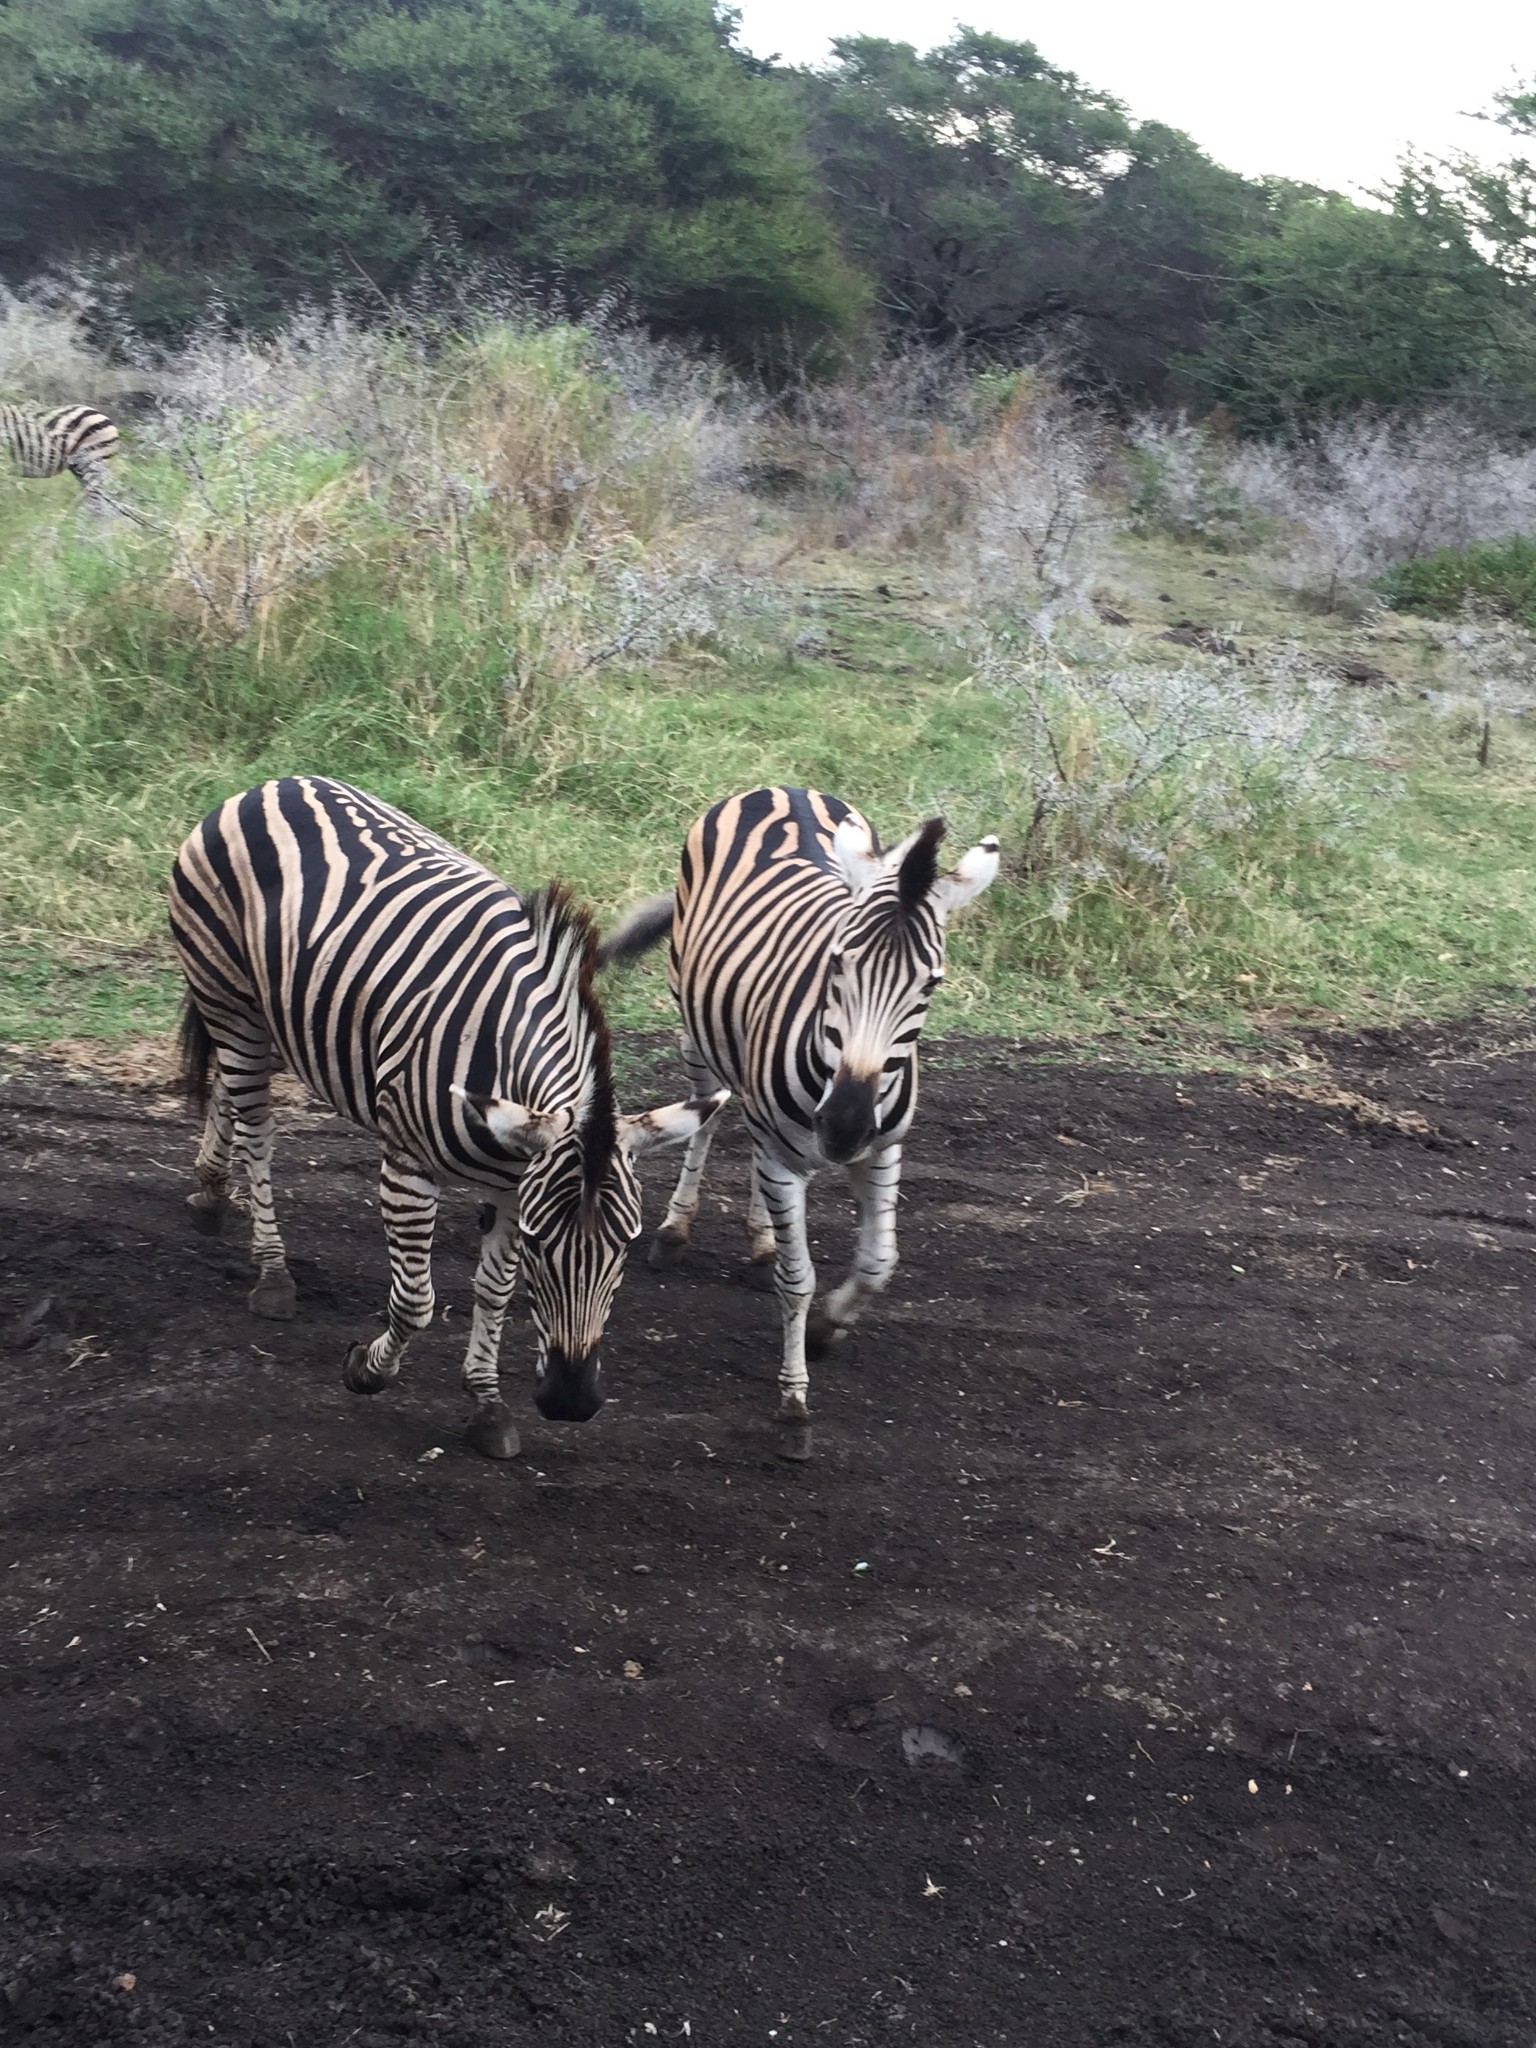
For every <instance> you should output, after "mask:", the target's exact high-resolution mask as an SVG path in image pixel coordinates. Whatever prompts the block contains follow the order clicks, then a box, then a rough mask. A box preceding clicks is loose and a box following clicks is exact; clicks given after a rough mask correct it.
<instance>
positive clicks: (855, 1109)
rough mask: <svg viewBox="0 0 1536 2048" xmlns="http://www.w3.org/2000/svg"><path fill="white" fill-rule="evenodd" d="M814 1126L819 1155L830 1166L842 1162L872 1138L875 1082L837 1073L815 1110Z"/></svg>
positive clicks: (853, 1156) (869, 1143)
mask: <svg viewBox="0 0 1536 2048" xmlns="http://www.w3.org/2000/svg"><path fill="white" fill-rule="evenodd" d="M814 1128H815V1132H816V1142H817V1144H818V1145H819V1146H820V1147H821V1156H822V1158H823V1159H826V1160H828V1161H830V1163H831V1164H832V1165H833V1166H846V1165H847V1164H848V1162H849V1160H850V1159H857V1158H858V1156H859V1154H860V1153H861V1152H864V1151H867V1150H868V1148H869V1146H870V1145H871V1144H872V1143H873V1142H874V1137H875V1132H876V1130H877V1128H878V1126H877V1125H876V1122H875V1084H874V1082H873V1081H860V1080H857V1079H855V1077H854V1076H853V1075H852V1074H839V1075H838V1077H837V1079H836V1080H835V1081H834V1082H833V1083H832V1093H831V1094H830V1095H829V1096H828V1097H827V1099H826V1101H825V1102H824V1103H823V1104H822V1105H821V1107H820V1109H818V1110H817V1112H816V1116H815V1123H814Z"/></svg>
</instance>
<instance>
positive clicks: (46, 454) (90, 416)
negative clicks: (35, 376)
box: [0, 405, 118, 496]
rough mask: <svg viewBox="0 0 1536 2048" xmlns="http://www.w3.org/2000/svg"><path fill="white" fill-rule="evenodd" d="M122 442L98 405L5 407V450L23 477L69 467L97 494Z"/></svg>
mask: <svg viewBox="0 0 1536 2048" xmlns="http://www.w3.org/2000/svg"><path fill="white" fill-rule="evenodd" d="M117 443H118V432H117V429H116V427H114V426H113V424H112V422H111V421H110V420H109V419H108V418H107V416H106V414H105V413H104V412H97V411H96V409H95V408H94V407H93V406H89V405H65V406H61V407H60V408H59V409H58V410H57V411H56V412H47V413H40V412H34V411H33V410H32V409H31V407H29V406H24V405H0V448H3V449H4V451H5V453H6V454H7V455H8V456H9V457H10V460H11V463H12V465H13V466H14V468H15V469H16V471H17V473H18V475H21V476H24V477H49V476H62V475H63V474H64V472H65V470H66V469H67V470H69V471H70V472H71V473H72V474H73V476H74V477H75V478H76V479H77V481H78V482H79V484H80V487H81V489H82V490H84V491H85V492H86V494H87V495H88V496H89V495H92V494H94V493H95V492H96V491H99V490H100V489H101V486H102V484H103V482H104V481H105V478H106V465H107V462H108V461H109V460H110V458H111V457H112V456H113V455H114V454H115V453H116V451H117Z"/></svg>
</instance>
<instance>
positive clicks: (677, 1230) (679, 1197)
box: [646, 1036, 721, 1271]
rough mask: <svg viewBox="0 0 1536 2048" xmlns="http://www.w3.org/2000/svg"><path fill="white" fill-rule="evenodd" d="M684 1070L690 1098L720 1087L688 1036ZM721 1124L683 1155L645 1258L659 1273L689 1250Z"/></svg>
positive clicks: (702, 1133) (698, 1135)
mask: <svg viewBox="0 0 1536 2048" xmlns="http://www.w3.org/2000/svg"><path fill="white" fill-rule="evenodd" d="M683 1068H684V1071H685V1072H686V1073H687V1076H688V1092H689V1094H690V1095H708V1094H709V1093H710V1092H711V1090H713V1089H714V1088H717V1087H719V1086H720V1085H721V1084H720V1083H719V1082H717V1081H716V1079H715V1077H714V1075H713V1074H712V1073H711V1072H710V1070H709V1068H708V1067H707V1066H706V1065H705V1064H704V1061H703V1058H702V1056H701V1055H700V1053H699V1049H698V1047H697V1046H696V1045H695V1044H694V1043H693V1041H692V1039H691V1038H688V1037H686V1036H685V1037H684V1039H683ZM718 1121H719V1120H718V1118H716V1117H711V1118H710V1120H709V1122H708V1123H707V1124H703V1125H701V1126H700V1127H699V1129H698V1130H697V1131H696V1132H695V1133H694V1135H693V1137H691V1138H690V1139H689V1141H688V1149H687V1151H686V1152H685V1153H684V1154H683V1170H682V1172H681V1173H680V1174H679V1175H678V1176H677V1186H676V1187H675V1188H674V1189H673V1190H672V1199H671V1201H670V1202H669V1203H668V1204H667V1213H666V1216H665V1218H664V1220H663V1222H662V1226H661V1228H660V1229H659V1230H658V1231H657V1233H656V1235H655V1236H654V1237H653V1238H652V1239H651V1249H650V1252H649V1254H648V1256H647V1259H646V1264H647V1265H649V1266H651V1267H653V1268H655V1269H657V1270H658V1271H659V1270H661V1269H663V1268H665V1267H667V1266H675V1265H676V1264H677V1262H678V1260H679V1259H680V1258H681V1257H682V1256H683V1253H684V1252H685V1251H686V1250H687V1248H688V1238H689V1234H690V1232H691V1231H692V1229H693V1219H694V1218H695V1216H697V1215H698V1213H699V1190H700V1188H701V1187H702V1186H703V1184H704V1168H705V1165H706V1163H707V1161H708V1159H709V1148H710V1146H711V1145H712V1144H713V1143H714V1141H715V1125H716V1123H717V1122H718Z"/></svg>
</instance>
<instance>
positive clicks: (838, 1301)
mask: <svg viewBox="0 0 1536 2048" xmlns="http://www.w3.org/2000/svg"><path fill="white" fill-rule="evenodd" d="M848 1179H849V1182H850V1184H851V1186H852V1188H853V1198H854V1201H855V1202H856V1203H857V1204H858V1211H859V1238H858V1246H857V1248H856V1250H855V1252H854V1256H853V1270H852V1272H851V1273H850V1274H849V1275H848V1278H847V1279H846V1280H845V1281H844V1282H843V1284H842V1285H841V1286H840V1287H834V1288H833V1290H832V1292H831V1293H830V1294H829V1295H828V1296H827V1297H826V1299H825V1300H824V1301H818V1302H817V1303H815V1304H814V1306H813V1307H812V1309H811V1312H810V1315H809V1317H808V1318H807V1319H806V1326H805V1355H806V1357H807V1358H809V1359H812V1360H816V1359H821V1358H825V1357H826V1356H827V1354H828V1352H829V1351H831V1350H832V1348H833V1346H834V1345H837V1344H841V1343H842V1341H843V1339H844V1338H845V1337H846V1336H847V1334H848V1332H849V1330H850V1329H851V1328H852V1327H853V1325H854V1324H855V1323H856V1322H857V1321H858V1319H859V1314H860V1312H861V1310H862V1309H863V1307H864V1304H865V1303H866V1302H867V1301H869V1300H870V1299H871V1298H872V1297H873V1296H874V1295H877V1294H879V1293H880V1292H881V1290H882V1289H883V1288H884V1287H885V1286H886V1285H887V1284H888V1282H889V1280H890V1277H891V1275H892V1274H893V1273H894V1272H895V1270H896V1197H897V1194H898V1192H899V1191H900V1187H901V1147H900V1146H899V1145H889V1146H887V1147H886V1149H885V1150H884V1151H883V1152H878V1153H876V1154H875V1155H874V1157H873V1158H869V1159H859V1160H856V1161H855V1162H854V1164H853V1165H852V1166H850V1167H849V1168H848Z"/></svg>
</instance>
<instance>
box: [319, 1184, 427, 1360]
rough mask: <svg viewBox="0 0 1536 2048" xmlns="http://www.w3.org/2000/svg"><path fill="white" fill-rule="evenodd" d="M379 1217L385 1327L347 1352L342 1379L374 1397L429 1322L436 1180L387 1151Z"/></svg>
mask: <svg viewBox="0 0 1536 2048" xmlns="http://www.w3.org/2000/svg"><path fill="white" fill-rule="evenodd" d="M379 1214H380V1215H381V1216H382V1217H383V1219H384V1235H385V1238H386V1239H387V1240H388V1243H389V1308H388V1324H387V1327H386V1329H385V1331H384V1334H383V1336H382V1337H375V1338H374V1340H373V1342H372V1343H371V1344H361V1343H359V1344H354V1345H352V1346H351V1347H350V1349H349V1350H348V1352H347V1356H346V1362H345V1364H344V1365H343V1366H342V1369H341V1378H342V1384H343V1385H344V1386H345V1387H347V1388H348V1389H349V1390H350V1391H351V1392H352V1393H354V1394H376V1393H377V1392H378V1391H379V1389H380V1387H382V1386H384V1385H386V1384H387V1382H388V1381H390V1380H392V1379H393V1378H394V1377H395V1374H396V1373H397V1372H398V1371H399V1370H400V1360H401V1358H402V1356H403V1355H404V1352H405V1347H406V1345H407V1344H409V1343H410V1341H411V1339H412V1337H414V1336H415V1334H416V1332H417V1331H418V1330H424V1329H425V1328H426V1327H427V1325H428V1324H429V1323H430V1322H431V1320H432V1303H433V1294H432V1231H433V1228H434V1226H435V1225H436V1222H437V1183H436V1181H434V1180H433V1179H432V1177H431V1175H430V1174H427V1173H424V1172H423V1171H422V1169H421V1168H420V1167H419V1166H418V1165H417V1164H416V1162H415V1160H413V1159H408V1158H406V1157H405V1156H404V1155H401V1154H395V1153H393V1152H390V1151H388V1150H386V1151H385V1154H384V1161H383V1164H382V1165H381V1167H380V1168H379Z"/></svg>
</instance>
